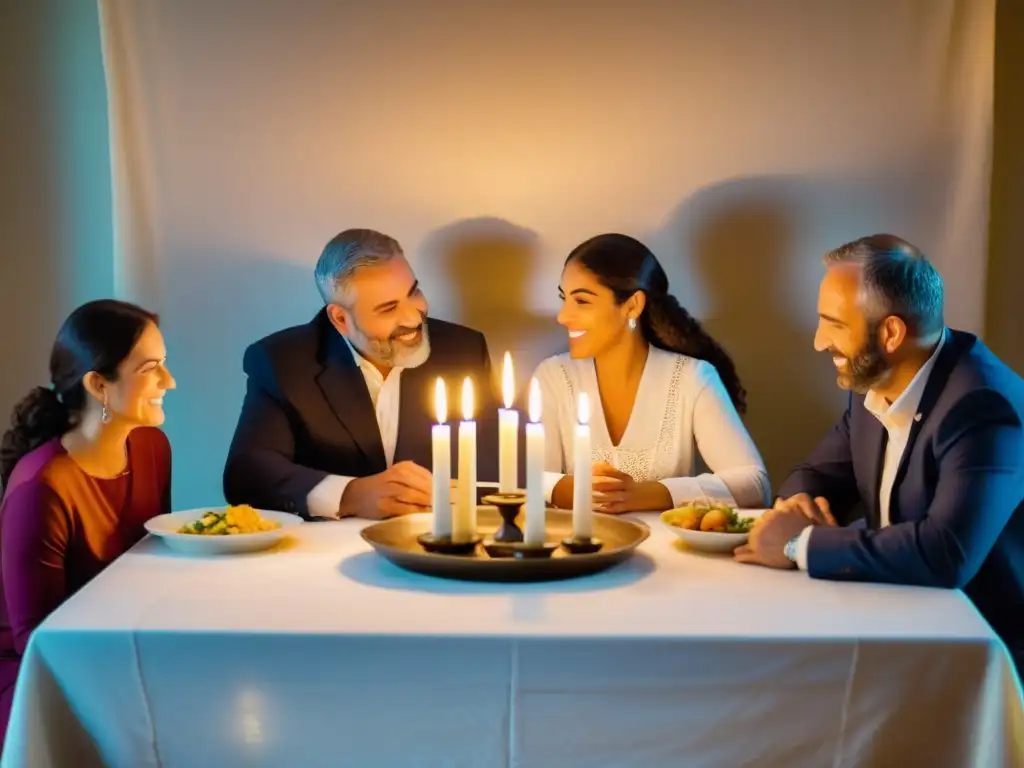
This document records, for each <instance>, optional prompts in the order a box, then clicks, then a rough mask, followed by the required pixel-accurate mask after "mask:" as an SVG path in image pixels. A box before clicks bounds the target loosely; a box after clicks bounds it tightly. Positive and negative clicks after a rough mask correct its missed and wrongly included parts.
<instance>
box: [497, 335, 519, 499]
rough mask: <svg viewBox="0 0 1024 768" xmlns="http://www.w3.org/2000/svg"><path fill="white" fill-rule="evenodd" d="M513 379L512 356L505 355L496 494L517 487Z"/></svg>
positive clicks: (516, 444) (516, 424)
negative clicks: (503, 405)
mask: <svg viewBox="0 0 1024 768" xmlns="http://www.w3.org/2000/svg"><path fill="white" fill-rule="evenodd" d="M515 389H516V383H515V377H514V375H513V371H512V356H511V355H510V354H509V353H508V352H506V353H505V365H504V367H503V369H502V374H501V394H502V398H503V399H504V401H505V407H504V408H500V409H498V492H499V493H512V492H513V491H515V490H516V489H517V488H518V487H519V478H518V474H519V466H518V463H519V461H518V457H517V455H516V454H517V453H518V449H519V414H518V413H517V412H516V411H513V410H512V403H513V402H514V401H515V394H516V393H515Z"/></svg>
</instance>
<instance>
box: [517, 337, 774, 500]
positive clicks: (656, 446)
mask: <svg viewBox="0 0 1024 768" xmlns="http://www.w3.org/2000/svg"><path fill="white" fill-rule="evenodd" d="M534 376H535V377H536V379H537V383H538V384H539V385H540V391H541V401H542V408H541V417H542V421H543V424H544V447H545V461H544V463H545V467H544V468H545V470H547V471H546V472H545V473H544V486H545V488H544V490H545V495H546V497H547V500H548V501H549V502H550V500H551V492H552V491H553V490H554V487H555V484H556V483H557V482H558V481H559V480H560V479H561V478H562V477H564V474H563V473H566V472H568V471H571V468H572V467H573V435H574V434H575V430H576V423H577V408H576V406H577V397H578V395H579V393H580V392H586V393H587V397H588V399H589V400H590V402H591V403H592V408H591V416H590V425H591V428H590V440H591V443H590V445H591V461H593V462H599V461H603V462H606V463H608V464H610V465H612V466H613V467H615V468H617V469H618V470H620V471H622V472H625V473H626V474H627V475H629V476H630V477H632V478H633V480H635V481H636V482H649V481H657V482H660V483H661V484H662V485H664V486H665V487H666V488H667V489H668V492H669V495H670V496H671V497H672V503H673V505H674V506H682V505H683V504H685V503H686V502H689V501H694V500H696V501H702V500H707V499H715V500H721V501H724V502H726V503H729V504H732V505H734V506H740V507H748V508H751V507H757V508H760V507H763V506H764V505H765V504H766V503H767V502H768V499H769V498H770V489H769V486H768V473H767V472H766V471H765V467H764V462H763V461H762V459H761V455H760V454H759V453H758V451H757V448H756V446H755V445H754V441H753V440H751V439H750V435H749V434H748V433H747V430H746V427H744V426H743V422H742V420H741V419H740V417H739V414H738V413H737V412H736V409H735V408H734V407H733V404H732V401H731V400H730V399H729V394H728V393H727V392H726V390H725V387H724V386H723V384H722V380H721V379H720V378H719V376H718V372H717V371H716V370H715V367H714V366H713V365H711V364H710V363H707V362H705V361H703V360H697V359H695V358H692V357H686V356H684V355H678V354H675V353H674V352H666V351H664V350H661V349H657V348H655V347H651V348H650V351H649V352H648V355H647V363H646V364H645V365H644V371H643V374H642V376H641V379H640V387H639V389H638V390H637V393H636V400H635V402H634V404H633V411H632V413H631V414H630V417H629V423H628V425H627V426H626V429H625V431H624V432H623V434H622V437H621V439H620V440H619V444H618V445H613V444H612V440H611V438H610V436H609V434H608V428H607V425H606V424H605V420H604V409H603V408H602V407H601V393H600V391H599V389H598V386H597V372H596V370H595V368H594V361H593V360H592V359H589V358H588V359H582V360H573V359H572V358H571V357H570V356H569V355H568V354H562V355H556V356H555V357H549V358H548V359H547V360H545V361H544V362H542V363H541V364H540V365H539V366H538V368H537V371H536V373H534ZM698 451H699V452H700V458H702V459H703V460H704V463H705V464H707V466H708V468H709V469H710V470H711V472H709V473H703V474H699V475H696V476H695V475H694V472H695V469H696V466H697V461H696V460H697V452H698Z"/></svg>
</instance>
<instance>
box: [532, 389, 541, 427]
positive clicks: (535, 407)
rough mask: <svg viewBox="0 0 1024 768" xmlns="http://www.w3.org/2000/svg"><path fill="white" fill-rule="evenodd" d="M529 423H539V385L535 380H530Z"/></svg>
mask: <svg viewBox="0 0 1024 768" xmlns="http://www.w3.org/2000/svg"><path fill="white" fill-rule="evenodd" d="M530 421H532V422H533V423H534V424H536V423H537V422H538V421H540V384H539V383H537V380H536V379H530Z"/></svg>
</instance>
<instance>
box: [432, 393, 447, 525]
mask: <svg viewBox="0 0 1024 768" xmlns="http://www.w3.org/2000/svg"><path fill="white" fill-rule="evenodd" d="M434 406H435V409H436V411H437V422H438V423H437V424H435V425H434V426H433V428H432V429H431V430H430V444H431V448H432V450H433V469H432V471H431V475H432V478H433V481H434V484H433V487H432V494H431V500H430V503H431V509H432V510H433V513H434V538H445V537H449V536H451V535H452V500H451V480H452V428H451V427H450V426H448V425H447V424H445V423H444V422H446V421H447V420H448V397H447V394H446V392H445V389H444V381H443V380H442V379H440V378H438V380H437V387H436V389H435V392H434Z"/></svg>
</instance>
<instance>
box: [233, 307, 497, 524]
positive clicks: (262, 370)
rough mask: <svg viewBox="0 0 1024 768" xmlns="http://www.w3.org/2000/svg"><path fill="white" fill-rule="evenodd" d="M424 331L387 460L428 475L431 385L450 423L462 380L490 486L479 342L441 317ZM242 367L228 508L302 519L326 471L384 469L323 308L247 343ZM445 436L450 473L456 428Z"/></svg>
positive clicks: (493, 439)
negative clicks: (444, 397)
mask: <svg viewBox="0 0 1024 768" xmlns="http://www.w3.org/2000/svg"><path fill="white" fill-rule="evenodd" d="M427 329H428V333H429V334H430V345H431V352H430V357H429V359H428V360H427V362H425V363H424V364H423V365H421V366H419V367H418V368H408V369H405V370H403V371H402V378H401V382H400V395H399V401H400V405H399V418H398V440H397V444H396V446H395V455H394V462H395V463H398V462H400V461H414V462H416V463H417V464H419V465H421V466H423V467H426V468H427V469H431V467H432V463H433V460H432V456H431V453H432V452H431V438H430V430H431V426H432V425H433V424H434V423H435V414H434V390H435V387H436V380H437V378H438V377H441V378H443V379H444V380H445V385H446V386H447V389H448V401H449V421H450V422H451V421H457V420H458V419H460V418H461V411H460V403H461V393H462V381H463V379H464V378H465V377H466V376H469V377H470V378H472V379H473V383H474V389H475V393H476V396H477V401H476V414H475V416H476V419H477V433H478V434H477V446H478V456H477V476H478V479H480V480H493V479H495V478H496V477H497V466H498V460H497V451H498V438H497V408H498V402H497V397H496V391H495V387H494V382H493V380H492V378H491V363H490V356H489V355H488V351H487V342H486V341H485V340H484V337H483V334H481V333H479V332H477V331H474V330H471V329H469V328H465V327H463V326H461V325H455V324H454V323H448V322H445V321H443V320H433V319H431V320H428V321H427ZM242 366H243V368H244V370H245V373H246V375H247V376H248V383H247V388H246V394H245V401H244V403H243V404H242V412H241V415H240V416H239V418H238V426H237V427H236V428H235V435H234V438H233V440H232V441H231V448H230V449H229V451H228V458H227V464H226V466H225V468H224V495H225V497H226V498H227V500H228V502H229V503H231V504H251V505H252V506H254V507H257V508H262V509H276V510H284V511H288V512H296V513H298V514H301V515H307V514H308V509H307V505H306V495H307V494H308V493H309V491H310V490H311V489H312V488H313V487H315V486H316V485H317V484H318V483H319V482H320V481H321V480H323V478H324V477H326V476H327V475H329V474H335V475H347V476H350V477H366V476H369V475H374V474H377V473H379V472H383V471H384V470H385V469H386V468H387V466H386V460H385V458H384V448H383V445H382V442H381V437H380V430H379V428H378V426H377V417H376V414H375V413H374V408H373V403H372V401H371V400H370V393H369V391H368V390H367V388H366V380H365V379H364V378H363V374H362V372H361V371H360V370H359V366H358V365H357V364H356V361H355V359H354V357H353V355H352V352H351V350H350V349H349V347H348V345H347V344H346V343H345V340H344V339H343V338H342V337H341V335H340V334H339V333H338V332H337V330H335V328H334V327H333V326H332V325H331V323H330V321H329V320H328V318H327V314H326V311H325V310H321V311H320V313H319V314H317V316H316V317H315V318H314V319H313V321H312V322H310V323H308V324H306V325H301V326H296V327H294V328H287V329H285V330H283V331H279V332H277V333H274V334H271V335H270V336H267V337H266V338H264V339H261V340H260V341H257V342H256V343H255V344H253V345H251V346H250V347H249V348H248V349H247V350H246V351H245V357H244V359H243V363H242ZM453 405H454V406H455V407H454V408H453V407H452V406H453ZM452 433H453V434H452V467H453V469H454V468H455V467H457V466H458V463H457V457H456V451H457V443H458V440H457V433H458V427H457V425H455V426H453V429H452Z"/></svg>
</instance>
